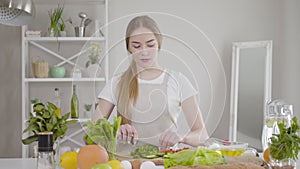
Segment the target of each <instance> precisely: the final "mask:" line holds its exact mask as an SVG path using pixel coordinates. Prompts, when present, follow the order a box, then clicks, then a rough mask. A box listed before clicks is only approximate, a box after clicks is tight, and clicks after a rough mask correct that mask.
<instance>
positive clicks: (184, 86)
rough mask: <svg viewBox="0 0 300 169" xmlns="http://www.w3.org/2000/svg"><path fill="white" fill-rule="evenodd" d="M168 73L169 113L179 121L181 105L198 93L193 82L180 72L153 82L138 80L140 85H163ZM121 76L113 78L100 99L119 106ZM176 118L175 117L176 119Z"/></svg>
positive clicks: (162, 76) (99, 96) (162, 75)
mask: <svg viewBox="0 0 300 169" xmlns="http://www.w3.org/2000/svg"><path fill="white" fill-rule="evenodd" d="M166 73H169V75H170V77H169V80H168V84H167V85H168V86H167V96H168V105H169V108H168V110H169V112H170V113H171V114H173V115H172V116H173V118H175V119H177V117H178V116H179V111H180V110H181V103H182V102H183V101H184V100H186V99H187V98H189V97H191V96H195V95H196V94H197V93H198V92H197V91H196V90H195V88H194V87H193V85H192V84H191V82H190V81H189V80H188V79H187V77H186V76H184V75H183V74H182V73H180V72H174V71H169V70H168V71H166V70H165V71H164V72H163V73H162V74H161V75H160V76H159V77H157V78H155V79H153V80H143V79H139V78H138V83H148V84H161V83H163V80H164V77H165V75H166ZM120 76H121V75H118V76H114V77H112V78H111V79H110V80H109V81H108V82H107V83H106V85H105V87H104V88H103V89H102V91H101V92H100V94H99V95H98V98H101V99H104V100H106V101H109V102H110V103H112V104H114V105H117V99H116V98H117V96H116V95H115V91H116V87H117V84H118V81H119V79H120ZM174 116H175V117H174Z"/></svg>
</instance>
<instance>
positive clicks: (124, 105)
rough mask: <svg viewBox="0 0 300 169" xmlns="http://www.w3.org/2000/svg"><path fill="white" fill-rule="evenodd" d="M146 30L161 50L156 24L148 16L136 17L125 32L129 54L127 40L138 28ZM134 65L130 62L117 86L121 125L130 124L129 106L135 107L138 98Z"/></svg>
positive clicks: (159, 33) (127, 41)
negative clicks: (121, 118) (151, 34)
mask: <svg viewBox="0 0 300 169" xmlns="http://www.w3.org/2000/svg"><path fill="white" fill-rule="evenodd" d="M141 27H142V28H147V29H149V30H150V31H151V32H153V34H154V36H155V38H156V40H157V43H158V49H160V48H161V43H162V35H161V32H160V30H159V28H158V25H157V23H156V22H155V21H154V20H153V19H152V18H150V17H149V16H138V17H135V18H133V19H132V20H131V21H130V22H129V24H128V26H127V30H126V39H125V40H126V49H127V51H128V52H129V53H131V52H130V51H129V39H130V36H131V35H132V33H133V32H134V31H135V30H136V29H138V28H141ZM137 78H138V77H137V68H136V63H135V62H134V60H132V62H131V64H130V66H129V67H128V69H127V70H126V71H125V72H124V73H123V74H122V75H121V77H120V81H119V82H118V86H117V96H118V106H117V107H118V115H121V116H123V120H122V123H131V121H130V119H131V113H130V112H129V105H130V104H132V105H135V104H136V101H137V97H138V79H137Z"/></svg>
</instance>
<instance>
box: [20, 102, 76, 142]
mask: <svg viewBox="0 0 300 169" xmlns="http://www.w3.org/2000/svg"><path fill="white" fill-rule="evenodd" d="M33 109H34V112H35V116H34V115H33V112H31V113H30V117H29V119H28V120H27V124H28V127H27V128H25V129H24V131H23V133H26V132H30V133H31V134H32V135H31V136H28V137H27V138H25V139H22V143H23V144H25V145H28V144H31V143H33V142H35V141H38V133H39V132H47V131H48V132H53V141H54V142H55V141H56V140H57V139H59V138H63V137H64V136H65V134H66V132H67V130H68V125H69V124H73V123H76V122H77V120H68V119H69V116H70V112H69V113H66V114H65V115H63V116H60V115H59V114H58V113H57V110H58V108H57V107H56V106H55V105H54V104H53V103H51V102H48V103H47V105H44V104H43V103H36V104H34V106H33Z"/></svg>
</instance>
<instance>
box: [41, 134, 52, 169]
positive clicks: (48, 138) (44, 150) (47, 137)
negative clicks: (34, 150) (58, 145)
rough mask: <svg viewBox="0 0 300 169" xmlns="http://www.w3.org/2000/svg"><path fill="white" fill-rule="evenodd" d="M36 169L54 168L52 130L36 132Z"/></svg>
mask: <svg viewBox="0 0 300 169" xmlns="http://www.w3.org/2000/svg"><path fill="white" fill-rule="evenodd" d="M37 169H55V161H54V155H53V133H52V132H41V133H39V134H38V159H37Z"/></svg>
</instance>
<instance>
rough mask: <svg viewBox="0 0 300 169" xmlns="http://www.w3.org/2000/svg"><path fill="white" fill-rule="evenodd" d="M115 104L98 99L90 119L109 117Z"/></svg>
mask: <svg viewBox="0 0 300 169" xmlns="http://www.w3.org/2000/svg"><path fill="white" fill-rule="evenodd" d="M114 107H115V105H114V104H112V103H110V102H108V101H106V100H104V99H99V101H98V106H97V107H96V109H95V111H94V113H93V116H92V121H96V120H98V119H101V118H103V117H107V118H108V117H109V116H110V114H111V112H112V110H113V109H114Z"/></svg>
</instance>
